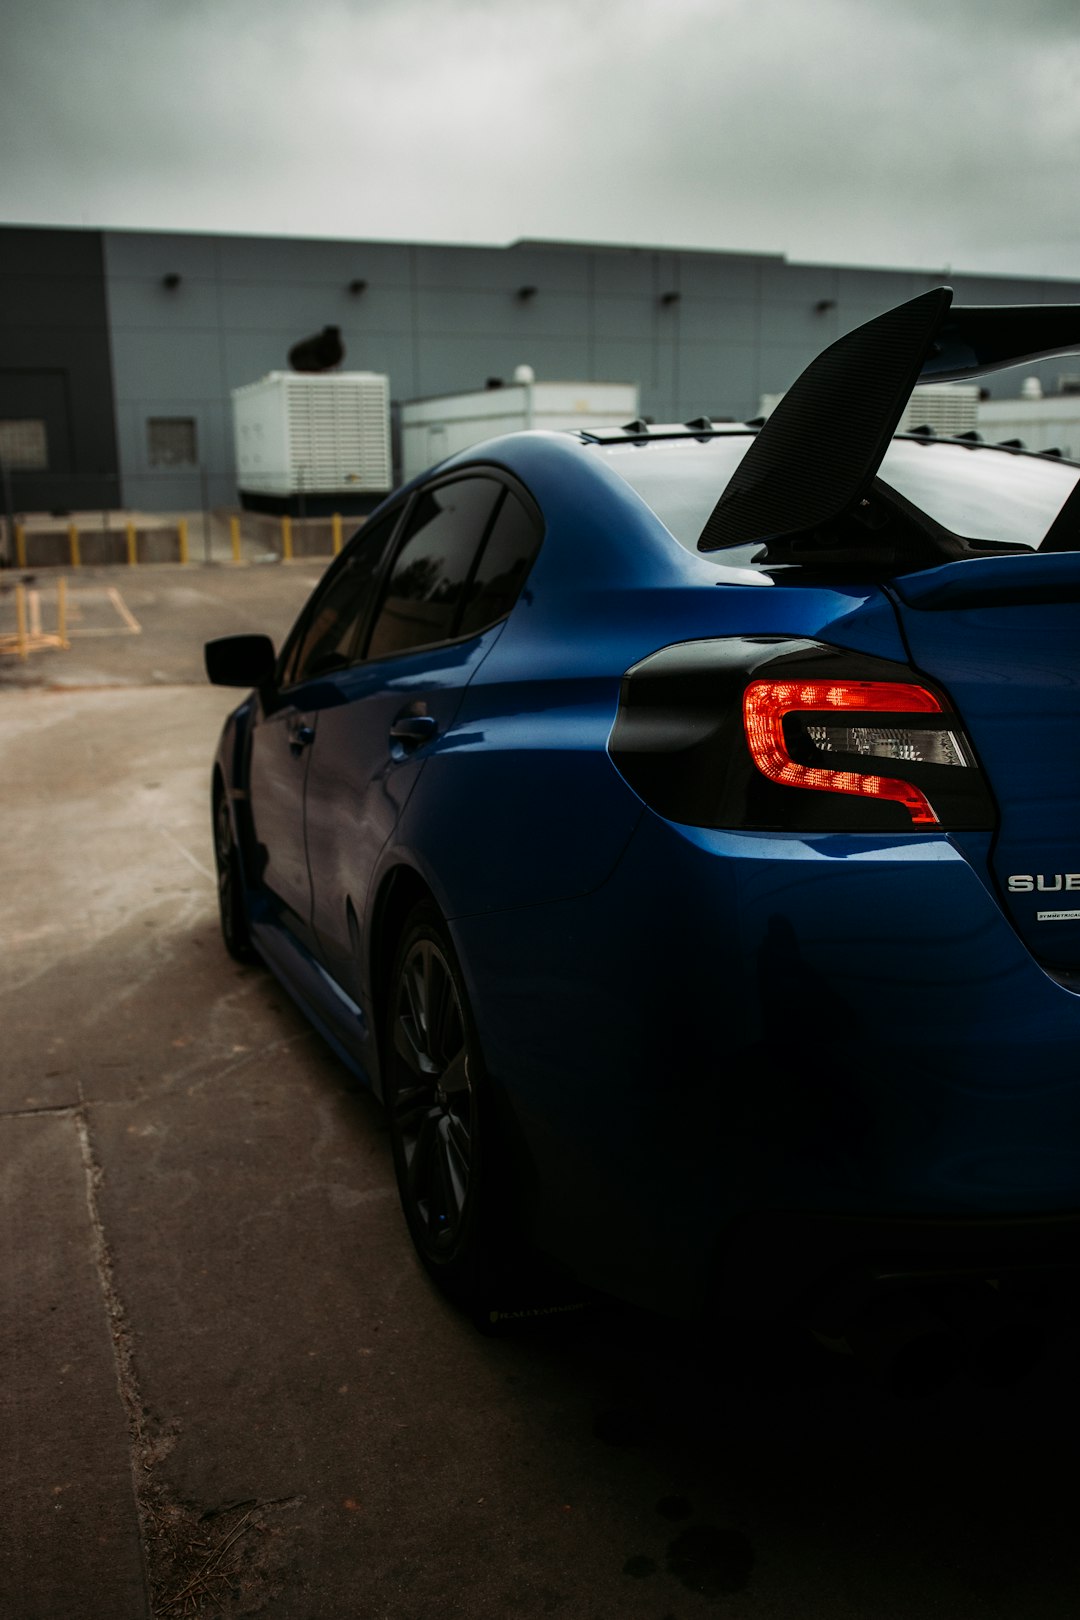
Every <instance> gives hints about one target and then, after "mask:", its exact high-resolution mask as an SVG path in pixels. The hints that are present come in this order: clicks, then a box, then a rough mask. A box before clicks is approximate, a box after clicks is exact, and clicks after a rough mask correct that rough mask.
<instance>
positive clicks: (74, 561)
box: [68, 523, 82, 568]
mask: <svg viewBox="0 0 1080 1620" xmlns="http://www.w3.org/2000/svg"><path fill="white" fill-rule="evenodd" d="M68 546H69V547H70V549H71V566H72V568H78V567H79V565H80V563H81V561H82V558H81V557H80V556H79V531H78V529H77V528H76V527H75V525H74V523H69V524H68Z"/></svg>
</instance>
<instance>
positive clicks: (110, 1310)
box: [41, 1085, 153, 1614]
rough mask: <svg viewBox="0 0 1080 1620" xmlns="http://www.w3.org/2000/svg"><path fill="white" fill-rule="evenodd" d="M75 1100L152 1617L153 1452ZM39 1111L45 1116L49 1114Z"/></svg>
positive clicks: (87, 1138)
mask: <svg viewBox="0 0 1080 1620" xmlns="http://www.w3.org/2000/svg"><path fill="white" fill-rule="evenodd" d="M79 1099H80V1100H79V1106H78V1107H77V1108H73V1109H71V1110H69V1111H70V1112H71V1113H72V1114H73V1116H74V1120H75V1130H76V1133H77V1135H78V1139H79V1150H80V1153H81V1155H82V1165H83V1174H84V1176H85V1178H86V1207H87V1211H88V1213H89V1217H90V1234H91V1248H92V1253H93V1259H94V1267H95V1269H96V1271H97V1274H98V1282H99V1284H100V1287H101V1293H102V1298H103V1300H104V1304H105V1315H106V1317H107V1319H108V1324H109V1332H110V1336H111V1338H112V1343H113V1355H114V1358H115V1365H116V1384H117V1388H118V1390H119V1393H120V1400H121V1402H122V1404H123V1407H124V1411H125V1413H126V1414H127V1420H128V1429H129V1431H130V1434H131V1488H132V1495H133V1498H134V1504H135V1512H136V1516H137V1518H138V1524H139V1548H140V1553H141V1557H142V1566H143V1579H144V1581H145V1584H146V1591H147V1595H148V1596H147V1602H148V1607H149V1608H150V1613H151V1614H152V1613H153V1609H152V1606H150V1598H149V1593H150V1590H151V1586H150V1563H149V1557H148V1551H147V1529H148V1524H149V1521H150V1509H149V1503H148V1484H149V1470H150V1460H151V1454H152V1451H153V1447H152V1446H151V1443H150V1441H149V1438H148V1435H147V1432H146V1407H145V1405H144V1404H143V1399H142V1394H141V1392H140V1390H139V1381H138V1377H137V1375H136V1372H135V1359H134V1355H133V1353H132V1331H131V1325H130V1322H129V1320H128V1315H127V1312H126V1310H125V1309H124V1303H123V1300H122V1299H121V1297H120V1293H119V1290H118V1288H117V1286H116V1275H115V1268H114V1266H113V1258H112V1252H111V1250H110V1248H109V1243H108V1239H107V1238H106V1236H105V1227H104V1223H103V1221H102V1218H101V1209H100V1204H99V1196H98V1195H99V1193H100V1190H101V1186H102V1183H103V1181H104V1171H103V1170H102V1166H101V1163H100V1160H99V1159H98V1157H97V1154H96V1152H95V1150H94V1142H93V1137H92V1136H91V1134H90V1121H89V1115H88V1110H87V1105H86V1101H85V1099H84V1097H83V1094H82V1086H81V1085H80V1087H79ZM41 1111H42V1112H49V1111H50V1110H41Z"/></svg>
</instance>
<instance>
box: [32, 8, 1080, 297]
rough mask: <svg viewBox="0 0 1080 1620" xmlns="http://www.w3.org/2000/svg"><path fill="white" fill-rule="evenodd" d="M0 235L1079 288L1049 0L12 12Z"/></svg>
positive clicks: (1065, 18)
mask: <svg viewBox="0 0 1080 1620" xmlns="http://www.w3.org/2000/svg"><path fill="white" fill-rule="evenodd" d="M5 60H6V69H7V71H6V74H5V78H6V81H7V89H6V92H5V95H4V97H3V98H2V99H0V140H2V142H3V149H4V151H5V161H4V164H3V166H2V172H0V215H2V216H3V217H4V218H6V219H8V220H13V221H22V222H34V221H41V222H48V223H80V222H86V223H93V224H102V225H114V226H125V225H129V226H146V227H172V228H178V229H210V230H215V229H219V230H241V231H256V232H257V231H265V232H269V233H277V232H292V233H300V234H315V235H333V236H337V235H341V236H353V235H356V236H374V237H405V238H420V239H429V240H451V241H453V240H461V241H489V242H502V241H507V240H511V239H513V238H514V237H517V236H550V237H568V238H574V239H591V240H607V241H624V242H649V243H658V244H669V245H684V246H701V247H722V248H730V249H744V250H754V249H765V250H772V251H780V252H787V253H788V254H789V255H790V256H791V257H794V258H811V259H822V260H840V261H846V262H853V263H877V264H889V263H895V264H911V265H927V266H941V265H944V264H947V263H950V264H953V265H956V266H960V267H968V268H972V269H994V268H1001V269H1010V270H1025V269H1026V270H1030V271H1031V272H1033V273H1040V274H1045V273H1055V272H1056V273H1060V274H1063V275H1075V274H1076V273H1077V260H1078V253H1077V248H1078V231H1077V225H1076V209H1075V201H1076V191H1077V182H1076V179H1075V171H1076V159H1077V154H1078V146H1080V30H1078V28H1077V25H1076V12H1075V4H1074V0H1027V3H1025V4H1024V5H1023V6H1018V5H1016V4H1015V0H951V3H950V4H948V5H944V6H943V5H941V4H940V3H939V0H890V3H887V4H886V3H881V4H878V3H877V0H816V3H815V4H814V5H812V6H811V5H808V4H806V0H666V3H665V4H664V5H663V6H656V5H647V4H645V3H644V0H594V3H593V4H591V5H589V6H581V5H579V4H577V3H576V0H545V3H544V4H542V5H536V4H535V0H395V3H383V0H307V3H304V0H186V3H183V4H179V3H175V0H174V3H165V0H33V3H28V0H15V3H14V4H12V3H11V0H9V5H8V7H7V22H6V25H5Z"/></svg>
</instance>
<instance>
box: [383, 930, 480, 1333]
mask: <svg viewBox="0 0 1080 1620" xmlns="http://www.w3.org/2000/svg"><path fill="white" fill-rule="evenodd" d="M385 1032H386V1037H387V1039H386V1048H387V1053H386V1069H385V1079H384V1101H385V1104H386V1110H387V1117H388V1121H389V1127H390V1137H391V1142H392V1145H393V1151H394V1169H395V1171H396V1173H397V1181H398V1190H399V1192H400V1194H401V1203H402V1208H403V1209H404V1212H405V1219H406V1220H407V1222H408V1225H409V1231H410V1234H411V1236H412V1239H413V1242H414V1243H415V1245H416V1248H417V1250H418V1252H419V1254H420V1258H421V1259H422V1260H423V1262H424V1264H425V1265H426V1266H427V1268H428V1270H429V1271H430V1272H431V1273H432V1275H433V1276H434V1277H435V1278H436V1280H437V1281H438V1283H439V1284H440V1286H441V1287H442V1288H443V1289H444V1290H445V1291H446V1292H447V1293H448V1294H450V1295H451V1296H453V1297H454V1298H456V1299H458V1300H459V1301H460V1302H462V1303H470V1304H473V1303H477V1302H478V1301H479V1299H480V1298H481V1296H482V1294H483V1291H484V1289H485V1288H486V1287H487V1286H488V1284H489V1283H490V1280H491V1275H492V1272H491V1265H492V1260H493V1244H492V1242H491V1237H490V1234H491V1229H492V1217H493V1208H492V1204H493V1198H492V1188H491V1175H490V1173H489V1171H490V1167H489V1165H488V1163H487V1162H486V1161H487V1156H488V1154H489V1152H490V1151H491V1149H492V1148H493V1142H492V1140H491V1123H492V1122H491V1119H490V1109H489V1108H488V1106H487V1096H486V1088H485V1086H484V1082H483V1074H482V1066H481V1063H480V1055H479V1048H478V1043H477V1040H476V1036H475V1032H474V1029H473V1024H472V1018H471V1016H470V1012H469V1006H468V999H467V996H466V993H465V988H464V984H463V982H462V978H461V970H460V968H459V966H458V963H457V958H456V956H455V954H454V948H453V945H452V944H451V941H450V937H449V934H448V933H447V930H446V926H445V924H444V923H443V920H442V918H441V917H440V915H439V913H438V911H437V910H436V909H435V907H434V906H431V905H428V904H422V905H419V906H417V907H415V908H414V910H413V912H412V913H411V914H410V916H409V919H408V921H407V923H406V926H405V929H404V932H403V934H402V937H401V941H400V943H399V945H398V950H397V955H396V958H395V962H394V969H393V975H392V978H391V983H390V996H389V1001H388V1005H387V1023H386V1026H385Z"/></svg>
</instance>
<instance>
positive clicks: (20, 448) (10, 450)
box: [0, 416, 49, 471]
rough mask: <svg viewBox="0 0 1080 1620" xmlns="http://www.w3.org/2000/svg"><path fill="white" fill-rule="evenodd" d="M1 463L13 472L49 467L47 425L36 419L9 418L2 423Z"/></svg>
mask: <svg viewBox="0 0 1080 1620" xmlns="http://www.w3.org/2000/svg"><path fill="white" fill-rule="evenodd" d="M0 461H2V462H3V463H4V466H5V467H10V468H12V469H13V470H19V471H21V470H22V469H24V468H25V469H27V470H28V471H29V470H34V471H41V470H42V469H43V468H45V467H47V466H48V465H49V447H48V443H47V441H46V438H45V423H44V422H39V421H37V420H36V419H35V418H34V417H30V416H23V417H14V418H12V417H7V418H6V419H4V420H2V421H0Z"/></svg>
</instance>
